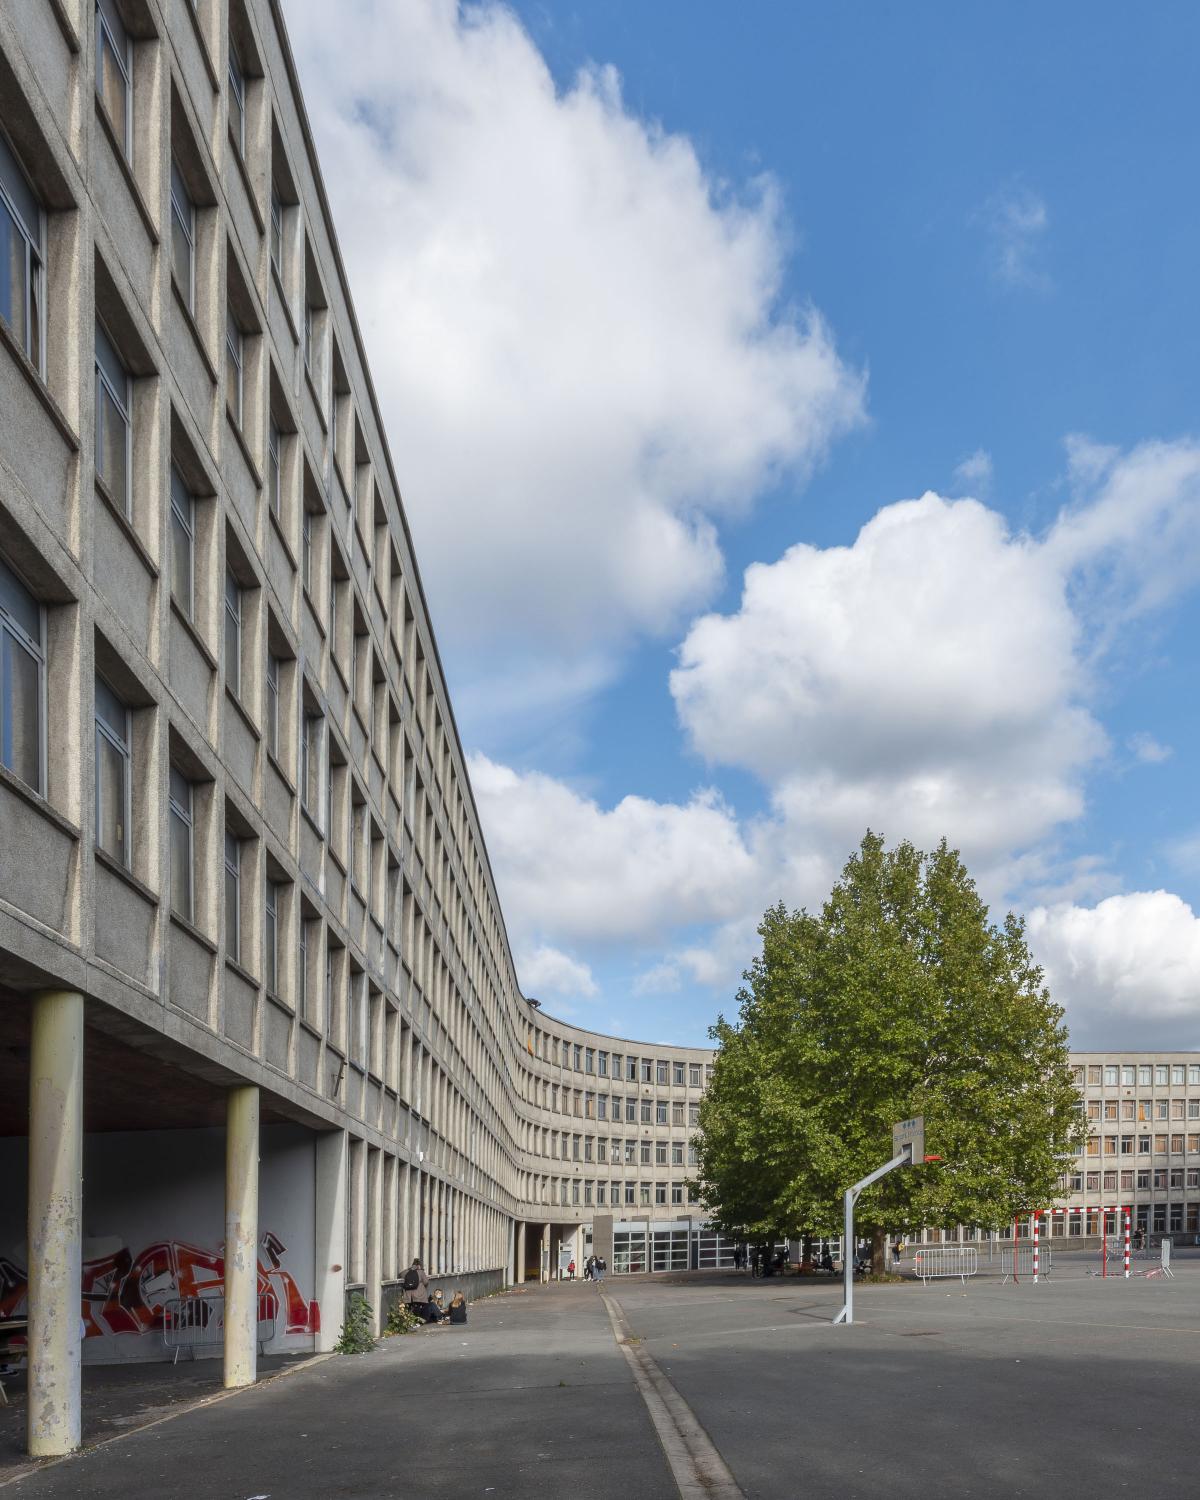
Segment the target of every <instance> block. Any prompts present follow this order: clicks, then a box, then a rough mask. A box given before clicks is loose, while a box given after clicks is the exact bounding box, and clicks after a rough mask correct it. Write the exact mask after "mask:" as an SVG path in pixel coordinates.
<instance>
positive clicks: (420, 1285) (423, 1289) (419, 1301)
mask: <svg viewBox="0 0 1200 1500" xmlns="http://www.w3.org/2000/svg"><path fill="white" fill-rule="evenodd" d="M400 1287H401V1291H402V1294H403V1300H404V1304H405V1306H406V1307H410V1308H412V1310H413V1312H414V1313H416V1315H417V1317H418V1318H420V1319H421V1321H422V1322H424V1323H436V1322H437V1321H438V1320H439V1319H440V1318H441V1317H442V1311H441V1309H440V1308H439V1307H438V1305H437V1303H436V1302H433V1301H432V1300H431V1299H430V1296H429V1277H428V1276H426V1274H425V1268H424V1266H422V1264H421V1262H420V1260H419V1259H418V1260H414V1261H413V1263H412V1265H411V1266H409V1268H408V1270H407V1271H405V1273H404V1279H403V1280H402V1281H401V1283H400Z"/></svg>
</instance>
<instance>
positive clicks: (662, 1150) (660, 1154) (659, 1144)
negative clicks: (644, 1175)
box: [642, 1141, 667, 1167]
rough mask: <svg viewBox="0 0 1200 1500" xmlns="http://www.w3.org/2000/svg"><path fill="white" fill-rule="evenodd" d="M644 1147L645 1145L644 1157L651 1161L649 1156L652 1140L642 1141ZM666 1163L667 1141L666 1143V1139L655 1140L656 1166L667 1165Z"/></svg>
mask: <svg viewBox="0 0 1200 1500" xmlns="http://www.w3.org/2000/svg"><path fill="white" fill-rule="evenodd" d="M642 1147H643V1152H644V1155H643V1158H642V1159H643V1160H644V1161H649V1160H650V1156H649V1152H650V1142H649V1141H644V1142H643V1143H642ZM666 1164H667V1143H666V1141H656V1142H655V1146H654V1165H655V1166H656V1167H665V1166H666Z"/></svg>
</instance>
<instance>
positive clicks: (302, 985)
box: [297, 915, 313, 1019]
mask: <svg viewBox="0 0 1200 1500" xmlns="http://www.w3.org/2000/svg"><path fill="white" fill-rule="evenodd" d="M312 925H313V923H312V921H311V920H307V921H306V920H305V919H304V917H303V915H301V918H300V954H299V958H300V972H299V975H298V978H299V984H298V985H297V989H298V990H299V1004H300V1014H301V1015H302V1016H304V1017H305V1018H306V1019H307V1017H308V947H309V942H308V933H309V929H310V928H311V927H312Z"/></svg>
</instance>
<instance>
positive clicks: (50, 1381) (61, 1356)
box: [27, 990, 83, 1458]
mask: <svg viewBox="0 0 1200 1500" xmlns="http://www.w3.org/2000/svg"><path fill="white" fill-rule="evenodd" d="M31 1022H32V1035H31V1044H30V1055H29V1228H28V1234H29V1290H28V1308H29V1413H28V1427H27V1437H28V1443H29V1452H30V1453H31V1454H32V1456H33V1457H34V1458H47V1457H50V1456H52V1455H54V1454H59V1453H70V1452H71V1451H72V1449H74V1448H78V1447H79V1443H80V1427H81V1421H80V1406H81V1391H82V1385H81V1373H80V1371H81V1366H82V1350H81V1347H80V1338H81V1326H80V1325H81V1322H82V1318H81V1307H82V1291H81V1278H82V1252H81V1246H82V1229H81V1223H80V1220H81V1213H82V1207H83V996H82V995H81V994H79V993H78V992H77V991H75V990H48V991H46V992H45V993H43V994H40V995H36V996H35V997H34V1000H33V1009H32V1015H31Z"/></svg>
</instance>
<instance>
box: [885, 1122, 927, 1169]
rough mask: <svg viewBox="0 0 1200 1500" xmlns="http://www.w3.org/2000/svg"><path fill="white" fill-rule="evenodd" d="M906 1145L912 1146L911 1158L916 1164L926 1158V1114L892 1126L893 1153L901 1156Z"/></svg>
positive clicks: (918, 1164)
mask: <svg viewBox="0 0 1200 1500" xmlns="http://www.w3.org/2000/svg"><path fill="white" fill-rule="evenodd" d="M906 1146H909V1147H911V1153H910V1156H909V1160H910V1161H911V1162H912V1163H913V1164H914V1165H916V1166H920V1164H921V1163H922V1162H923V1161H924V1160H925V1116H924V1115H917V1116H916V1117H915V1119H912V1120H901V1121H900V1123H899V1124H898V1125H893V1126H892V1155H893V1156H899V1155H900V1153H901V1151H903V1150H904V1148H905V1147H906Z"/></svg>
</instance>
